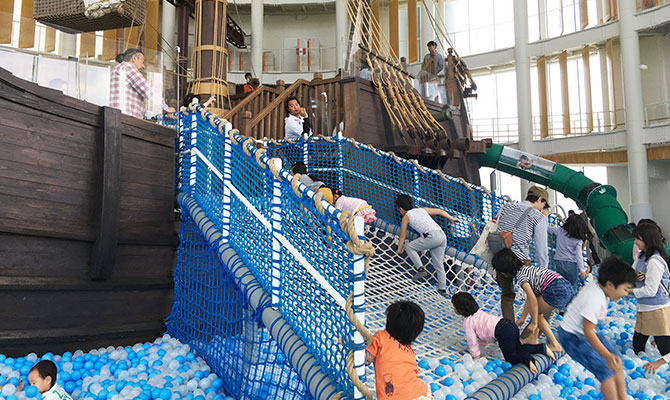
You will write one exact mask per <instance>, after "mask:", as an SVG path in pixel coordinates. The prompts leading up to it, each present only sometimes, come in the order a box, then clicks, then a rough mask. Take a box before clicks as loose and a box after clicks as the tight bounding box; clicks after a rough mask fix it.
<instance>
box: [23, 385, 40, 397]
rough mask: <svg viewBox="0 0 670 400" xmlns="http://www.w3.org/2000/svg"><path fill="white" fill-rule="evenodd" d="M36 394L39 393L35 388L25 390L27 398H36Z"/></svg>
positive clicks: (29, 387)
mask: <svg viewBox="0 0 670 400" xmlns="http://www.w3.org/2000/svg"><path fill="white" fill-rule="evenodd" d="M37 393H39V392H38V391H37V387H35V386H32V385H30V386H28V387H27V388H26V396H27V397H36V396H37Z"/></svg>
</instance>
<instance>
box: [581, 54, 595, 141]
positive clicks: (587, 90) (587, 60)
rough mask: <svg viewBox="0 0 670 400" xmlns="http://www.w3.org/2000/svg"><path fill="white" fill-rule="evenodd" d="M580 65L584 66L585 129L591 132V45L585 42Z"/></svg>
mask: <svg viewBox="0 0 670 400" xmlns="http://www.w3.org/2000/svg"><path fill="white" fill-rule="evenodd" d="M582 65H583V66H584V101H585V102H586V131H587V132H588V133H591V132H593V100H592V97H591V47H590V46H589V45H588V44H587V45H586V46H584V48H583V49H582Z"/></svg>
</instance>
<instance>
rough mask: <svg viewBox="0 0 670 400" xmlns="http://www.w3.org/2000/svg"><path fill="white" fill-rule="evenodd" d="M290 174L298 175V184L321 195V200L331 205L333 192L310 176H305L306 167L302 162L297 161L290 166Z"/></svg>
mask: <svg viewBox="0 0 670 400" xmlns="http://www.w3.org/2000/svg"><path fill="white" fill-rule="evenodd" d="M291 173H292V174H293V175H295V174H300V183H302V184H303V185H305V186H307V187H308V188H310V189H312V191H314V193H322V194H323V199H324V200H326V201H327V202H328V203H329V204H333V191H332V190H331V189H330V188H329V187H328V186H326V184H324V183H323V182H321V181H320V180H318V179H316V177H314V176H312V175H307V166H306V165H305V163H304V162H302V161H298V162H296V163H293V165H291Z"/></svg>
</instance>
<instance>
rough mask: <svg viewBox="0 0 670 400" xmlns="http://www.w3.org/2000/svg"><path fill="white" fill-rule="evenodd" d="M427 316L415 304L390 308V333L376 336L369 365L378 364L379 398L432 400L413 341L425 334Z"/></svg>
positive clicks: (394, 304)
mask: <svg viewBox="0 0 670 400" xmlns="http://www.w3.org/2000/svg"><path fill="white" fill-rule="evenodd" d="M424 321H425V315H424V313H423V310H422V309H421V307H419V305H417V304H415V303H412V302H411V301H397V302H395V303H393V304H391V305H390V306H388V308H386V330H384V331H379V332H377V333H375V334H374V336H372V340H371V341H370V345H369V346H368V348H367V360H366V362H367V364H370V363H371V362H374V366H375V386H376V387H377V399H378V400H386V399H389V400H390V399H407V400H432V399H433V395H432V394H431V393H430V389H429V388H428V385H426V384H425V383H424V382H423V381H421V379H419V367H418V365H417V363H416V356H415V355H414V350H412V346H411V345H412V342H413V341H414V340H415V339H416V338H417V337H418V336H419V334H420V333H421V331H423V323H424Z"/></svg>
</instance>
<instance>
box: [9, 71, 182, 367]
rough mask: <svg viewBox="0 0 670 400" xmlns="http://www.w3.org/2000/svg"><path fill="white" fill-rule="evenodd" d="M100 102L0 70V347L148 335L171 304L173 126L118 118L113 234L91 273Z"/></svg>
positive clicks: (90, 343)
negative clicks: (106, 264)
mask: <svg viewBox="0 0 670 400" xmlns="http://www.w3.org/2000/svg"><path fill="white" fill-rule="evenodd" d="M102 117H103V113H102V108H101V107H98V106H96V105H93V104H89V103H86V102H83V101H80V100H77V99H74V98H71V97H67V96H64V95H62V94H61V93H60V92H56V91H54V90H50V89H46V88H41V87H39V86H37V85H35V84H32V83H29V82H26V81H22V80H20V79H18V78H15V77H14V76H13V75H11V74H10V73H9V72H7V71H5V70H2V69H0V201H1V202H2V204H3V207H2V208H1V209H0V254H2V255H3V264H2V265H3V268H2V270H0V303H1V304H3V305H5V306H4V307H2V308H1V309H0V319H2V320H4V321H12V324H11V325H10V326H8V328H7V329H5V330H3V331H2V332H0V353H2V354H7V355H19V354H25V353H26V352H29V351H36V352H38V353H39V352H40V351H47V350H48V351H66V350H69V351H73V350H76V349H78V348H82V349H84V350H87V349H90V348H93V347H97V346H99V345H101V344H104V345H121V344H132V343H135V342H137V341H140V340H152V339H153V338H155V337H156V336H157V335H159V334H161V333H162V332H164V330H165V325H164V323H163V320H164V318H165V317H166V316H167V315H168V313H169V311H170V307H171V304H172V287H173V280H172V271H173V268H174V262H175V249H176V244H177V237H176V230H175V227H176V225H175V217H174V213H173V199H174V187H173V182H174V177H173V174H174V131H173V130H171V129H167V128H164V127H160V126H158V125H154V124H151V123H149V122H146V121H141V120H137V119H135V118H132V117H128V116H122V118H121V122H122V127H121V130H122V136H121V159H120V165H121V169H120V187H121V189H120V204H119V214H120V217H119V222H118V224H119V228H118V229H119V233H118V246H117V248H116V262H115V263H114V266H113V271H112V273H111V276H110V278H109V279H107V280H102V281H93V280H91V279H89V276H88V275H87V274H88V270H89V264H90V257H91V251H92V248H93V246H94V243H95V241H96V238H97V235H96V233H95V231H94V228H95V227H96V226H97V222H96V221H95V219H96V212H95V208H96V204H97V199H96V196H97V194H96V183H97V180H98V174H99V172H100V171H99V170H98V157H99V156H98V154H97V148H98V146H99V145H100V144H101V137H102V136H101V135H102Z"/></svg>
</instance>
